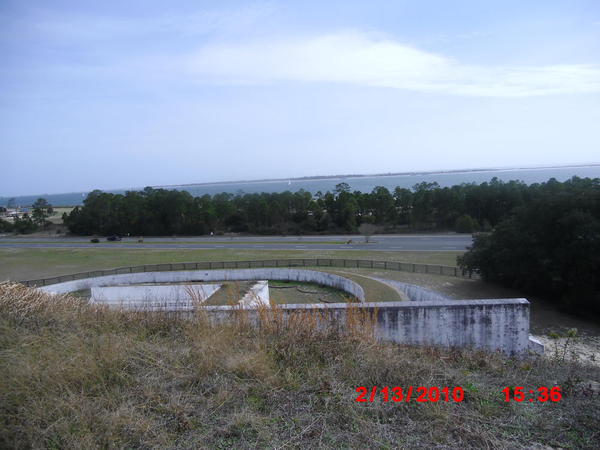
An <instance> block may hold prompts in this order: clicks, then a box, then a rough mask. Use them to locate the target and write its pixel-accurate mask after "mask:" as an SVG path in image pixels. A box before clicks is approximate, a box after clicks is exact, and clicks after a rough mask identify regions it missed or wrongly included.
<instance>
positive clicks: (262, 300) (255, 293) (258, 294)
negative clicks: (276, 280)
mask: <svg viewBox="0 0 600 450" xmlns="http://www.w3.org/2000/svg"><path fill="white" fill-rule="evenodd" d="M239 304H240V305H242V306H245V307H253V306H254V307H257V306H259V305H262V306H270V305H271V302H270V297H269V282H268V281H266V280H263V281H259V282H258V283H256V284H255V285H253V286H252V287H251V288H250V289H249V290H248V292H247V293H246V295H244V296H243V297H242V299H241V300H240V301H239Z"/></svg>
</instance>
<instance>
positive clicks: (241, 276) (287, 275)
mask: <svg viewBox="0 0 600 450" xmlns="http://www.w3.org/2000/svg"><path fill="white" fill-rule="evenodd" d="M246 280H283V281H303V282H307V283H317V284H322V285H324V286H330V287H334V288H337V289H340V290H342V291H345V292H347V293H348V294H350V295H351V296H352V297H355V298H357V299H358V300H360V301H362V302H364V301H365V292H364V290H363V288H362V287H361V286H360V285H359V284H358V283H355V282H354V281H352V280H349V279H348V278H344V277H341V276H339V275H334V274H332V273H326V272H319V271H317V270H305V269H277V268H264V269H223V270H181V271H177V272H139V273H126V274H121V275H107V276H103V277H95V278H83V279H81V280H75V281H66V282H64V283H57V284H51V285H48V286H43V287H40V288H39V289H41V290H42V291H44V292H48V293H51V294H64V293H67V292H73V291H79V290H81V289H91V288H92V287H97V286H115V285H127V284H140V283H178V282H183V281H246Z"/></svg>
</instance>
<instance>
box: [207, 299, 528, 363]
mask: <svg viewBox="0 0 600 450" xmlns="http://www.w3.org/2000/svg"><path fill="white" fill-rule="evenodd" d="M279 308H280V310H281V311H283V313H284V315H289V314H293V313H295V312H306V311H313V312H315V313H317V314H318V317H319V320H320V321H321V322H323V323H324V324H329V325H333V326H338V327H341V328H342V329H343V327H344V325H345V323H346V321H347V319H348V314H349V310H351V309H353V311H354V312H356V311H362V312H366V313H367V314H371V315H373V322H374V327H375V335H376V337H377V338H378V339H381V340H383V341H392V342H396V343H399V344H408V345H435V346H443V347H474V348H480V349H483V350H489V351H502V352H504V353H506V354H511V355H512V354H524V353H526V352H527V351H528V350H529V349H530V343H529V302H528V301H527V300H525V299H523V298H517V299H501V300H497V299H496V300H450V301H444V302H441V301H428V302H378V303H362V304H360V305H356V304H355V305H354V306H352V305H349V304H347V303H335V304H324V303H321V304H302V305H280V306H279V307H278V309H279ZM203 311H207V312H208V313H209V317H211V318H212V320H214V321H216V322H223V321H227V320H229V319H230V317H231V315H232V314H235V313H236V312H237V311H239V308H235V307H230V306H209V307H206V308H203ZM245 312H246V313H247V314H248V315H249V319H250V320H251V321H252V322H253V323H255V324H256V325H257V326H259V325H260V319H259V312H258V311H257V310H256V309H247V310H246V311H245ZM264 313H265V311H261V314H264Z"/></svg>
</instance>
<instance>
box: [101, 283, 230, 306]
mask: <svg viewBox="0 0 600 450" xmlns="http://www.w3.org/2000/svg"><path fill="white" fill-rule="evenodd" d="M220 288H221V285H220V284H185V285H183V284H174V285H170V286H153V285H147V286H104V287H100V286H92V288H91V289H92V295H91V297H90V303H97V304H102V305H108V306H110V307H120V308H126V309H143V310H146V311H165V310H166V311H193V310H194V308H195V305H196V304H197V303H199V302H203V301H205V300H206V299H207V298H209V297H210V296H211V295H212V294H214V293H215V292H216V291H218V290H219V289H220Z"/></svg>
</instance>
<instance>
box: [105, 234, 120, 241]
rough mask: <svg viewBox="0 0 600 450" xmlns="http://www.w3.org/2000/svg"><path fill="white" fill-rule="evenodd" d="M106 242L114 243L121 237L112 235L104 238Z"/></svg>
mask: <svg viewBox="0 0 600 450" xmlns="http://www.w3.org/2000/svg"><path fill="white" fill-rule="evenodd" d="M106 240H107V241H111V242H116V241H120V240H121V236H117V235H113V236H109V237H107V238H106Z"/></svg>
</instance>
